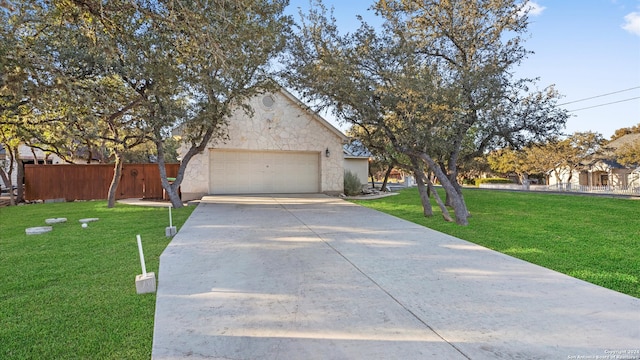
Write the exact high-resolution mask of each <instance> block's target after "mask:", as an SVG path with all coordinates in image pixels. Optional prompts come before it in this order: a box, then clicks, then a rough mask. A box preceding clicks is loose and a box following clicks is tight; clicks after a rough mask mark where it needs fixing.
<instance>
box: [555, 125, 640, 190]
mask: <svg viewBox="0 0 640 360" xmlns="http://www.w3.org/2000/svg"><path fill="white" fill-rule="evenodd" d="M635 142H640V134H627V135H624V136H622V137H620V138H618V139H616V140H614V141H612V142H610V143H608V144H607V145H606V147H605V151H604V152H603V153H602V154H601V155H597V156H595V157H594V158H592V159H591V160H589V161H585V163H584V165H583V166H582V169H578V170H573V172H572V173H571V174H570V172H569V169H562V170H561V171H560V183H558V179H556V176H555V175H550V176H549V177H548V180H549V185H551V186H560V185H562V186H566V187H570V188H574V187H588V188H599V187H603V188H612V189H627V188H639V187H640V171H639V170H638V168H636V167H626V166H624V165H621V164H620V163H618V162H617V161H616V159H615V151H616V149H618V148H620V147H622V146H623V145H624V144H627V143H635ZM569 175H571V182H570V183H569Z"/></svg>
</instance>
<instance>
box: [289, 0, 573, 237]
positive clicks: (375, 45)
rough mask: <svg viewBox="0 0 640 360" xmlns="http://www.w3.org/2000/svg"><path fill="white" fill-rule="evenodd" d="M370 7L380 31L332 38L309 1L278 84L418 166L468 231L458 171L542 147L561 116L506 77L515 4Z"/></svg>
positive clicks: (513, 55)
mask: <svg viewBox="0 0 640 360" xmlns="http://www.w3.org/2000/svg"><path fill="white" fill-rule="evenodd" d="M374 8H375V9H376V10H377V12H378V14H380V15H382V16H383V17H384V19H385V23H384V25H383V30H382V31H380V32H376V31H375V30H374V29H373V28H371V27H370V26H368V25H367V24H365V23H363V24H362V26H361V28H360V29H359V31H357V32H356V33H354V34H352V35H345V36H340V35H339V33H338V31H337V27H336V25H335V21H334V20H333V19H332V18H331V17H327V15H326V9H325V8H324V7H323V5H322V3H321V2H320V1H317V2H316V7H315V8H314V9H312V11H311V12H310V13H309V14H308V16H306V17H305V16H303V17H302V24H301V26H300V31H299V32H298V35H297V36H296V38H295V41H292V42H291V46H290V49H289V54H290V57H289V66H288V69H289V71H288V72H287V74H286V76H287V78H288V79H289V81H290V82H291V83H292V84H293V85H292V86H294V87H296V88H297V90H299V92H300V93H302V94H303V96H305V97H306V98H307V99H308V100H310V101H312V102H316V103H319V104H320V107H322V106H325V107H326V106H333V107H334V112H335V114H336V115H338V116H339V117H340V118H341V119H343V120H345V121H347V122H349V123H352V124H356V125H359V126H373V127H377V128H378V129H380V130H381V131H382V132H383V133H384V134H385V135H386V136H387V138H388V139H389V142H390V143H391V144H393V146H394V148H395V150H396V151H398V152H400V153H404V154H406V155H407V156H410V157H411V156H413V157H416V158H418V159H420V160H421V161H422V162H424V163H425V164H426V166H427V167H428V169H429V171H432V172H433V173H434V174H435V176H436V177H437V178H438V180H439V181H440V184H441V185H442V186H443V188H444V189H445V191H446V193H447V200H448V203H449V204H451V205H452V206H453V208H454V212H455V217H456V222H457V223H458V224H461V225H466V224H468V220H467V218H468V216H469V212H468V210H467V209H466V204H465V202H464V198H463V196H462V192H461V189H460V186H459V184H458V183H457V178H458V176H457V174H458V164H459V163H461V162H464V161H467V160H468V159H473V158H475V157H477V156H480V155H481V154H483V153H484V152H485V151H486V150H488V149H491V148H495V147H498V146H500V145H505V144H513V146H517V147H521V146H524V145H526V144H527V143H528V142H530V141H534V140H541V139H544V138H546V137H547V136H549V135H552V134H554V133H557V132H558V131H559V130H560V128H561V127H562V126H563V125H564V122H565V121H566V118H567V115H566V112H565V111H563V110H558V109H557V108H556V101H557V98H558V96H559V95H558V93H557V92H556V91H555V90H553V88H548V89H545V90H544V91H537V92H529V90H528V85H529V84H531V81H530V80H527V79H524V80H517V79H513V78H512V75H511V71H510V69H511V68H512V67H514V66H516V65H517V64H519V63H520V62H521V61H522V60H523V59H524V58H525V57H526V55H527V54H528V53H527V51H526V50H525V49H524V48H523V47H522V46H521V38H520V37H519V36H520V34H522V33H523V32H524V31H525V29H526V25H527V18H526V15H525V16H522V15H520V14H521V12H522V11H523V5H522V4H517V3H515V2H514V1H508V0H502V1H488V0H487V1H472V2H463V1H451V2H450V1H446V2H440V1H382V0H381V1H378V2H376V4H375V5H374ZM507 37H508V38H507ZM463 157H464V158H463Z"/></svg>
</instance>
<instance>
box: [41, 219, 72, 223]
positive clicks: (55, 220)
mask: <svg viewBox="0 0 640 360" xmlns="http://www.w3.org/2000/svg"><path fill="white" fill-rule="evenodd" d="M44 222H45V223H47V224H59V223H63V222H67V218H52V219H46V220H45V221H44Z"/></svg>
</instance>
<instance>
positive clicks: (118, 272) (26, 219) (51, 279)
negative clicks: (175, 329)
mask: <svg viewBox="0 0 640 360" xmlns="http://www.w3.org/2000/svg"><path fill="white" fill-rule="evenodd" d="M193 209H194V207H185V208H182V209H177V210H173V224H174V226H178V229H179V227H180V226H181V225H182V224H183V223H184V222H185V221H186V219H187V217H188V216H189V215H190V214H191V212H192V211H193ZM58 217H66V218H67V219H68V221H67V222H66V223H61V224H55V225H53V227H54V229H53V231H52V232H49V233H46V234H41V235H26V234H25V228H27V227H34V226H44V225H45V222H44V221H45V219H47V218H58ZM82 218H99V220H98V221H97V222H92V223H89V226H88V227H87V228H86V229H83V228H82V227H81V226H80V223H79V222H78V220H79V219H82ZM168 225H169V217H168V210H167V208H150V207H138V206H127V205H122V204H118V205H117V206H116V208H114V209H108V208H107V207H106V202H104V201H87V202H75V203H55V204H37V205H27V206H14V207H4V208H0V278H1V280H0V358H2V359H44V358H48V359H148V358H150V357H151V342H152V336H153V317H154V312H155V300H156V297H155V294H144V295H137V294H136V288H135V276H136V275H138V274H140V273H141V272H142V270H141V267H140V260H139V255H138V247H137V242H136V235H137V234H140V235H141V237H142V242H143V247H144V255H145V260H146V261H145V263H146V268H147V271H148V272H152V271H153V272H155V273H156V274H157V272H158V260H159V256H160V254H161V253H162V251H163V250H164V248H165V247H166V246H167V244H168V243H169V241H170V239H168V238H166V237H165V227H166V226H168Z"/></svg>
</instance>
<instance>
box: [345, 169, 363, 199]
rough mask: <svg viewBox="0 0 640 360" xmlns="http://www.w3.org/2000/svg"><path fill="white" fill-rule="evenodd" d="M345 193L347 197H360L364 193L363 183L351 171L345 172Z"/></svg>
mask: <svg viewBox="0 0 640 360" xmlns="http://www.w3.org/2000/svg"><path fill="white" fill-rule="evenodd" d="M344 193H345V194H346V195H347V196H354V195H359V194H360V193H362V182H360V179H358V176H357V175H356V174H354V173H352V172H351V171H349V170H347V171H345V172H344Z"/></svg>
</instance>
